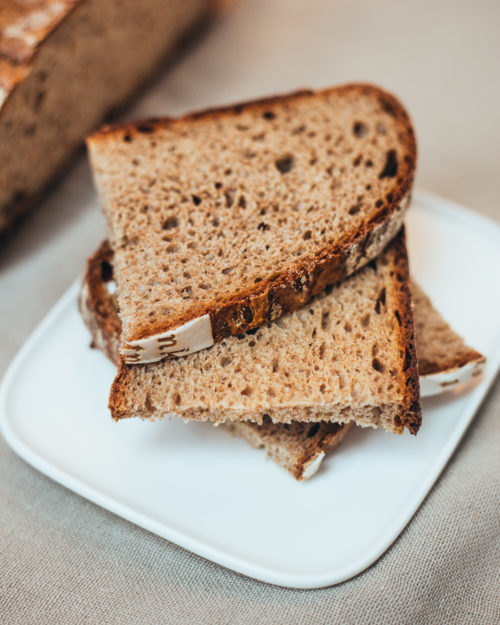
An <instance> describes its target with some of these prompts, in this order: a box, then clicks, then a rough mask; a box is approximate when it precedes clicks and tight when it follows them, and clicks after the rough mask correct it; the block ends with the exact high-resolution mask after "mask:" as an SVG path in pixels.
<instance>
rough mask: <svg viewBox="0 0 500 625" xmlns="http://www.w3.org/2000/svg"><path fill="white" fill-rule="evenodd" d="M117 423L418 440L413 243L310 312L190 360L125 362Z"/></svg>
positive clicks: (395, 246) (397, 247)
mask: <svg viewBox="0 0 500 625" xmlns="http://www.w3.org/2000/svg"><path fill="white" fill-rule="evenodd" d="M110 408H111V413H112V416H113V418H115V419H121V418H126V417H130V416H140V417H142V418H153V417H162V416H163V415H164V414H166V413H170V414H178V415H180V416H182V417H183V418H185V419H197V420H211V421H213V422H215V423H221V422H224V421H240V420H245V421H255V422H257V423H261V422H262V421H263V420H264V419H265V418H266V415H268V417H269V418H270V419H271V420H272V421H273V422H277V423H279V422H283V423H289V422H291V421H313V422H315V421H324V420H331V421H337V422H341V423H347V422H350V421H355V422H356V423H358V424H360V425H368V426H373V427H385V428H386V429H388V430H390V431H393V432H398V433H400V432H402V431H403V429H404V427H407V428H408V429H409V430H410V431H411V432H413V433H416V431H417V430H418V427H419V425H420V420H421V417H420V405H419V392H418V375H417V369H416V356H415V349H414V342H413V319H412V311H411V298H410V291H409V285H408V264H407V256H406V248H405V244H404V235H403V233H401V234H400V235H398V237H396V239H395V240H394V242H392V243H391V244H390V245H389V247H388V248H387V249H386V250H385V251H384V252H383V254H382V255H381V256H380V257H379V258H377V259H376V260H374V261H372V262H371V263H370V265H369V266H367V267H366V268H365V269H363V270H362V271H360V272H358V273H357V274H355V275H354V276H352V277H351V278H349V279H347V280H345V281H343V282H341V283H339V284H337V285H336V286H334V287H330V288H329V289H327V290H326V291H325V292H323V293H322V294H320V295H318V296H317V297H316V298H315V299H314V301H312V302H311V303H310V304H309V305H308V306H306V307H304V308H302V309H300V310H298V311H295V312H293V313H289V314H287V315H285V316H284V317H282V318H281V319H279V320H278V321H276V322H273V323H268V324H267V325H266V326H264V327H261V328H259V329H257V330H251V331H250V332H248V333H246V334H241V335H239V336H237V337H228V338H226V339H224V340H223V341H221V342H220V343H217V344H216V345H214V346H213V347H212V348H211V349H210V350H203V351H201V352H197V353H195V354H192V355H191V356H189V358H179V359H170V360H165V361H161V362H158V363H151V364H147V365H127V364H125V363H123V362H121V364H120V366H119V371H118V375H117V377H116V379H115V381H114V383H113V386H112V389H111V394H110Z"/></svg>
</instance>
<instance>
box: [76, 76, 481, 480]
mask: <svg viewBox="0 0 500 625" xmlns="http://www.w3.org/2000/svg"><path fill="white" fill-rule="evenodd" d="M88 145H89V151H90V158H91V163H92V166H93V171H94V176H95V181H96V185H97V188H98V191H99V195H100V198H101V202H102V206H103V210H104V213H105V216H106V219H107V223H108V235H109V244H105V245H104V246H103V247H101V249H100V250H99V251H98V252H97V253H96V255H95V256H94V257H93V258H92V259H91V260H90V261H89V265H88V268H87V274H86V279H85V281H84V286H83V290H82V295H81V298H80V307H81V310H82V313H83V314H84V318H85V320H86V322H87V325H88V326H89V328H90V329H91V332H92V335H93V340H94V342H95V344H96V345H97V346H99V347H101V348H102V349H103V350H104V351H105V352H106V353H107V355H108V356H109V357H110V358H111V359H112V360H113V361H115V362H116V363H117V365H118V375H117V377H116V379H115V381H114V383H113V387H112V389H111V395H110V408H111V413H112V416H113V417H114V418H115V419H117V420H118V419H122V418H127V417H131V416H139V417H142V418H153V417H162V416H164V415H165V414H177V415H180V416H182V417H183V418H185V419H196V420H209V421H212V422H213V423H215V424H221V423H222V424H224V425H225V427H228V428H230V429H232V430H233V431H234V432H235V433H238V434H240V435H242V436H244V437H245V438H246V439H247V440H249V442H250V443H252V444H254V445H256V446H264V447H265V448H266V449H267V450H268V453H269V454H270V455H271V456H272V457H274V458H275V459H276V460H277V461H278V462H279V463H280V464H282V465H283V466H285V468H287V469H288V470H289V471H290V472H291V473H292V474H293V475H294V476H295V477H296V478H297V479H302V478H304V477H308V476H309V475H310V474H311V473H312V472H313V471H314V469H315V468H317V466H318V465H319V462H320V461H321V458H322V457H323V456H324V454H325V453H326V452H327V451H328V450H329V449H331V448H332V447H333V446H335V445H336V444H337V443H338V442H340V440H341V438H342V437H343V436H344V435H345V433H346V431H347V429H348V428H349V427H350V426H351V425H352V424H353V423H356V424H358V425H361V426H372V427H383V428H385V429H386V430H389V431H391V432H395V433H401V432H402V431H403V430H404V429H405V428H407V429H408V430H409V431H410V432H411V433H413V434H416V433H417V431H418V429H419V427H420V424H421V410H420V393H419V378H418V366H417V355H416V349H415V326H414V319H413V307H412V295H411V289H410V278H409V269H408V258H407V251H406V245H405V235H404V231H403V229H402V221H403V216H404V213H405V210H406V208H407V206H408V203H409V198H410V193H411V188H412V183H413V176H414V171H415V159H416V147H415V138H414V133H413V130H412V126H411V123H410V120H409V118H408V115H407V114H406V112H405V110H404V109H403V107H402V106H401V104H400V103H399V102H398V101H397V100H396V99H395V98H394V97H393V96H391V95H389V94H387V93H385V92H383V91H381V90H380V89H378V88H376V87H372V86H369V85H348V86H344V87H339V88H333V89H329V90H325V91H321V92H309V91H307V92H300V93H296V94H292V95H289V96H284V97H280V98H273V99H269V100H262V101H259V102H252V103H248V104H242V105H237V106H233V107H230V108H226V109H219V110H214V111H208V112H204V113H199V114H193V115H190V116H187V117H184V118H181V119H178V120H172V119H162V120H150V121H148V122H138V123H135V124H123V125H119V126H113V127H107V128H104V129H103V130H102V131H100V132H99V133H97V134H96V135H94V136H93V137H91V138H90V140H89V141H88ZM112 276H113V278H114V280H116V293H114V294H113V295H111V294H110V293H109V292H108V290H107V286H106V285H107V283H109V280H110V279H111V277H112ZM417 292H418V295H419V296H420V297H421V299H422V298H423V301H424V303H425V306H426V307H427V308H428V307H430V308H431V309H432V305H431V304H430V302H428V301H427V300H425V296H424V295H423V294H421V292H420V291H417ZM422 307H423V306H422ZM436 314H437V313H436ZM434 321H436V320H434ZM440 323H441V326H442V329H441V332H442V335H441V334H440V333H439V332H437V335H438V342H439V337H441V336H442V340H443V341H445V340H448V341H449V344H453V346H454V348H457V349H458V345H460V347H461V348H463V353H462V352H461V356H460V357H461V358H462V360H463V362H464V363H465V362H466V361H467V362H468V363H471V362H473V361H474V362H477V363H479V362H480V360H481V356H480V355H479V354H477V353H476V352H473V351H472V350H468V349H467V348H465V346H464V345H463V343H462V342H461V341H460V339H459V338H457V339H456V341H457V342H454V341H455V339H453V340H451V339H450V335H449V334H448V332H451V330H450V329H449V328H447V327H446V326H445V322H442V321H441V322H440ZM437 325H439V324H437ZM424 327H425V323H424ZM434 327H435V325H433V328H434ZM435 334H436V333H435ZM423 336H425V333H424V335H423ZM453 336H454V337H455V335H454V334H453ZM446 337H448V338H447V339H446ZM424 344H425V345H427V346H428V351H427V354H428V355H426V356H425V357H423V361H422V362H423V363H434V364H435V361H437V360H439V359H437V358H436V357H435V354H434V353H433V352H432V349H437V351H438V352H439V348H436V340H433V339H421V345H424ZM455 356H456V354H455ZM433 358H434V360H433ZM457 358H458V357H457ZM453 362H456V358H455V360H454V354H453V353H450V358H449V362H445V361H444V360H443V359H441V360H440V361H439V364H438V365H437V368H436V371H435V372H437V371H441V372H442V371H443V370H445V368H446V366H448V365H450V363H453ZM420 373H421V374H422V371H421V372H420ZM424 375H425V373H424Z"/></svg>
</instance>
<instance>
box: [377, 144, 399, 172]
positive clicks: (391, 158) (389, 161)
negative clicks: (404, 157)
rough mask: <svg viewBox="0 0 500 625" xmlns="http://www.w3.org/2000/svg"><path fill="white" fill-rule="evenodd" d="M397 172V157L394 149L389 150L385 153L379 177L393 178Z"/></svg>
mask: <svg viewBox="0 0 500 625" xmlns="http://www.w3.org/2000/svg"><path fill="white" fill-rule="evenodd" d="M397 173H398V157H397V154H396V150H389V151H388V152H387V154H386V160H385V165H384V168H383V169H382V171H381V172H380V174H379V176H378V177H379V178H394V176H396V174H397Z"/></svg>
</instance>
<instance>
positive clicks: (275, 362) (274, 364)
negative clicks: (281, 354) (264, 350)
mask: <svg viewBox="0 0 500 625" xmlns="http://www.w3.org/2000/svg"><path fill="white" fill-rule="evenodd" d="M279 366H280V364H279V358H273V362H272V367H273V373H276V372H277V371H278V369H279Z"/></svg>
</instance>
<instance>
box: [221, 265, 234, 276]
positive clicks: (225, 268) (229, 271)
mask: <svg viewBox="0 0 500 625" xmlns="http://www.w3.org/2000/svg"><path fill="white" fill-rule="evenodd" d="M233 269H234V267H224V269H223V270H222V273H223V274H224V275H225V276H227V274H228V273H231V271H232V270H233Z"/></svg>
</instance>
